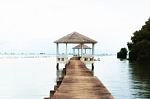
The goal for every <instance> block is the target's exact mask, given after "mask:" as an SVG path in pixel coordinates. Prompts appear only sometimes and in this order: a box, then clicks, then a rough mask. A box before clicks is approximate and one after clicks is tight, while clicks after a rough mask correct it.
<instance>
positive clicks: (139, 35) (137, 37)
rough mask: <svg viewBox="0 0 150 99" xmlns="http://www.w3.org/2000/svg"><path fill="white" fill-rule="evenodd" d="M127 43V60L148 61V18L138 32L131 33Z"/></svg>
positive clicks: (149, 54)
mask: <svg viewBox="0 0 150 99" xmlns="http://www.w3.org/2000/svg"><path fill="white" fill-rule="evenodd" d="M131 41H132V42H128V43H127V45H128V49H129V60H136V61H139V62H146V61H150V18H149V19H148V21H147V22H145V25H143V26H142V28H141V29H140V30H139V31H136V32H134V33H133V36H132V37H131Z"/></svg>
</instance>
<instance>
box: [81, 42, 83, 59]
mask: <svg viewBox="0 0 150 99" xmlns="http://www.w3.org/2000/svg"><path fill="white" fill-rule="evenodd" d="M82 57H83V44H82V43H81V58H82Z"/></svg>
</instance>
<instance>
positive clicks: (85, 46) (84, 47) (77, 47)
mask: <svg viewBox="0 0 150 99" xmlns="http://www.w3.org/2000/svg"><path fill="white" fill-rule="evenodd" d="M82 47H83V49H91V48H90V47H89V46H87V45H82ZM73 49H81V44H79V45H77V46H75V47H73Z"/></svg>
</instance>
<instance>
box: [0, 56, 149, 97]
mask: <svg viewBox="0 0 150 99" xmlns="http://www.w3.org/2000/svg"><path fill="white" fill-rule="evenodd" d="M100 59H101V61H97V62H95V69H94V75H95V76H97V77H98V78H99V79H100V80H101V81H102V82H103V84H104V85H105V86H106V87H107V88H108V90H109V91H110V92H111V93H112V95H113V96H114V97H115V99H150V66H149V68H148V66H147V67H146V66H145V65H138V64H135V63H129V62H128V60H119V59H117V58H116V56H100ZM55 66H56V60H55V57H54V56H48V57H46V56H34V57H33V56H25V57H24V56H2V55H1V56H0V99H20V98H21V99H43V98H44V97H45V96H48V95H49V91H50V90H51V89H53V86H54V84H55V81H56V79H57V77H58V76H59V75H60V73H61V69H60V71H56V68H55ZM63 67H64V66H63V65H61V66H60V68H63ZM87 67H88V68H89V69H91V66H87Z"/></svg>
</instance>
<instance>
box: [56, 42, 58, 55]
mask: <svg viewBox="0 0 150 99" xmlns="http://www.w3.org/2000/svg"><path fill="white" fill-rule="evenodd" d="M56 49H57V51H56V55H57V56H58V54H59V44H58V43H57V44H56Z"/></svg>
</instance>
